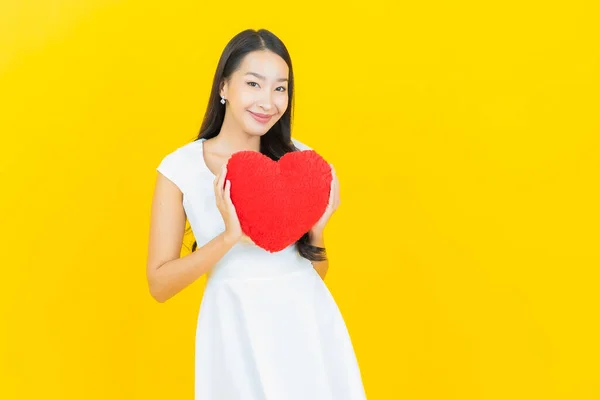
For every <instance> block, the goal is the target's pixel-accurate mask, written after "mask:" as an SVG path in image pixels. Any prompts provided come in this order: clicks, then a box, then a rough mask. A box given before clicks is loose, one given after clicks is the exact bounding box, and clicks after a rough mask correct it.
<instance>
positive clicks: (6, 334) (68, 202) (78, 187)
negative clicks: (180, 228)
mask: <svg viewBox="0 0 600 400" xmlns="http://www.w3.org/2000/svg"><path fill="white" fill-rule="evenodd" d="M566 3H567V4H568V7H567V6H564V7H561V8H560V9H559V8H556V7H554V6H551V5H549V4H547V2H542V1H538V2H530V4H529V5H524V4H523V2H520V1H509V2H499V3H498V4H493V5H491V4H489V3H487V4H489V5H486V6H484V5H483V4H486V3H485V2H480V1H479V2H475V1H473V2H470V3H467V2H462V1H458V2H441V1H437V2H435V1H434V2H425V3H423V2H414V1H411V2H406V4H404V3H399V2H395V1H388V2H385V1H383V0H374V1H369V2H368V3H366V4H365V3H363V2H357V1H345V2H339V3H338V4H335V5H328V3H327V2H322V1H315V2H306V1H305V2H301V3H291V4H287V3H285V2H284V3H282V2H274V3H271V4H266V5H263V4H262V3H261V4H260V5H259V4H258V3H257V4H254V3H248V2H243V1H229V2H226V3H223V4H220V3H217V2H211V3H208V2H200V1H191V0H174V1H168V2H158V1H156V2H152V1H150V2H148V1H134V0H130V1H117V0H112V1H109V0H87V1H77V0H63V1H52V0H8V1H3V2H1V3H0V46H1V47H0V88H1V89H0V90H1V92H0V93H1V106H2V111H1V112H0V134H1V135H2V141H1V143H2V144H1V145H0V174H1V175H0V179H1V180H2V188H3V189H2V196H1V203H0V204H1V208H0V210H1V211H0V212H1V215H0V217H1V221H2V223H1V224H2V229H1V231H0V232H1V233H0V234H1V235H2V237H1V240H0V243H2V251H1V253H0V254H1V255H2V261H1V265H2V267H1V269H2V277H1V279H0V282H1V283H0V296H1V297H0V307H1V311H2V315H1V321H2V324H3V325H2V329H1V337H0V360H1V361H0V362H1V365H0V367H1V371H0V376H1V378H0V379H1V380H2V382H1V384H0V398H2V399H42V398H43V399H84V398H85V399H121V398H122V399H138V398H139V399H191V398H192V394H193V357H194V356H193V343H194V341H193V338H194V334H195V332H194V329H195V324H196V313H197V311H198V307H199V304H200V299H201V295H202V290H203V284H204V279H201V280H200V281H198V282H197V283H196V284H194V285H192V286H191V287H189V289H187V290H185V291H184V292H182V293H180V294H179V295H178V296H176V298H174V299H172V300H171V301H169V302H167V303H164V304H159V303H155V302H154V301H153V300H152V299H151V298H150V296H149V294H148V290H147V287H146V281H145V260H146V259H145V257H146V245H147V236H148V219H149V207H150V200H151V194H152V189H153V184H154V179H155V174H156V172H155V167H156V166H157V165H158V162H159V161H160V159H161V158H162V157H163V156H164V155H165V154H166V153H167V152H169V151H171V150H173V149H174V148H175V147H177V146H180V145H182V144H183V143H186V142H187V141H188V140H191V139H192V138H193V137H194V136H195V135H196V133H197V130H198V128H199V126H200V122H201V119H202V116H203V112H204V109H205V106H206V100H207V98H208V91H209V88H210V84H211V79H212V76H213V73H214V69H215V67H216V62H217V60H218V57H219V55H220V52H221V51H222V49H223V47H224V46H225V44H226V43H227V41H228V40H229V39H230V38H231V37H232V36H233V35H235V34H236V33H237V32H239V31H241V30H243V29H246V28H261V27H265V28H268V29H271V30H272V31H273V32H275V33H276V34H278V35H279V36H280V37H281V38H282V39H283V40H284V41H285V43H286V44H287V46H288V48H289V50H290V52H291V55H292V59H293V61H294V67H295V72H296V74H297V104H296V105H297V107H296V116H297V118H296V121H295V122H296V123H295V126H294V128H295V130H294V135H295V137H297V138H298V139H300V140H302V141H304V142H305V143H307V144H308V145H310V146H312V147H314V148H315V149H316V150H317V151H319V152H320V153H321V154H322V155H323V156H324V157H325V158H326V159H328V160H329V161H331V162H332V163H333V164H334V165H335V166H336V170H337V172H338V175H339V177H340V180H341V188H342V193H341V195H342V205H341V208H340V209H339V211H338V212H337V214H336V216H335V217H334V219H333V220H332V222H331V225H330V226H329V227H328V231H327V238H328V246H329V252H330V256H331V269H330V272H329V275H328V277H327V280H326V282H327V284H328V286H329V288H330V289H331V291H332V293H333V294H334V296H335V298H336V300H337V302H338V304H339V306H340V308H341V310H342V312H343V313H344V316H345V318H346V322H347V325H348V327H349V329H350V333H351V335H352V338H353V341H354V344H355V348H356V353H357V356H358V358H359V362H360V365H361V369H362V372H363V375H364V382H365V387H366V389H367V394H368V396H369V399H371V400H376V399H411V400H414V399H436V400H441V399H460V400H470V399H486V400H487V399H502V400H505V399H508V398H510V399H573V400H574V399H597V398H600V386H599V385H600V384H599V383H598V380H599V378H598V377H599V376H600V371H599V369H598V359H599V358H600V346H599V344H598V338H599V337H600V329H599V328H598V325H597V319H598V307H599V306H600V298H599V297H600V296H599V294H598V292H599V288H598V287H599V283H600V282H599V279H598V272H597V271H598V267H599V266H600V262H599V261H600V256H599V250H598V247H599V246H598V239H599V237H598V236H599V235H598V229H599V228H598V226H599V224H598V223H599V218H598V217H599V215H598V204H599V200H600V199H599V196H598V192H597V189H598V173H599V169H600V168H599V165H598V150H599V147H598V133H599V131H600V129H599V128H600V123H599V122H600V121H599V117H598V111H599V106H600V104H599V103H600V102H599V97H598V93H600V64H599V55H598V54H599V52H598V38H599V35H598V33H599V32H598V28H597V27H594V23H596V22H597V20H598V17H599V15H598V13H597V12H596V10H594V9H592V8H591V7H589V6H588V5H586V4H583V3H582V2H578V1H570V2H566ZM588 4H592V2H591V1H589V2H588ZM596 26H597V24H596ZM188 239H189V238H188Z"/></svg>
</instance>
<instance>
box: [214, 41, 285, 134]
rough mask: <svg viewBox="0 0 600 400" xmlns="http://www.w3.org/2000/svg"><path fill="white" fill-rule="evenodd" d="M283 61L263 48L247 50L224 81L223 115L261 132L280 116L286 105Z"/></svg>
mask: <svg viewBox="0 0 600 400" xmlns="http://www.w3.org/2000/svg"><path fill="white" fill-rule="evenodd" d="M288 73H289V68H288V66H287V64H286V62H285V61H284V60H283V58H281V57H280V56H278V55H277V54H275V53H273V52H271V51H268V50H265V51H253V52H251V53H248V54H247V55H246V56H245V57H244V59H243V60H242V63H241V65H240V67H239V68H238V70H237V71H235V72H234V73H233V74H232V76H231V77H230V79H229V81H228V82H225V83H224V85H223V88H222V89H221V93H220V94H221V96H223V97H225V99H226V103H225V105H221V106H222V107H226V112H225V118H226V119H229V118H232V119H233V121H232V122H235V124H236V125H238V126H239V127H240V128H241V129H242V130H243V131H244V132H246V133H248V134H250V135H264V134H265V133H267V132H268V131H269V129H271V127H272V126H273V125H275V123H276V122H277V121H278V120H279V118H281V116H282V115H283V113H284V112H285V110H286V109H287V106H288V92H287V91H288Z"/></svg>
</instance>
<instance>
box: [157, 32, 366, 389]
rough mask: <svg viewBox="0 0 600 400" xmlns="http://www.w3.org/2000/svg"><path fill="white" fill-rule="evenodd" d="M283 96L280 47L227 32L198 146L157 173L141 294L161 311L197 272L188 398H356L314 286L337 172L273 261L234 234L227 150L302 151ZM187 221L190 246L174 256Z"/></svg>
mask: <svg viewBox="0 0 600 400" xmlns="http://www.w3.org/2000/svg"><path fill="white" fill-rule="evenodd" d="M293 93H294V75H293V71H292V63H291V60H290V56H289V54H288V51H287V49H286V47H285V46H284V44H283V43H282V42H281V41H280V40H279V39H278V38H277V37H276V36H275V35H273V34H272V33H271V32H269V31H267V30H264V29H261V30H258V31H255V30H250V29H249V30H245V31H243V32H241V33H239V34H237V35H236V36H235V37H234V38H233V39H232V40H231V41H230V42H229V43H228V44H227V46H226V47H225V50H224V51H223V54H222V55H221V58H220V60H219V64H218V67H217V71H216V74H215V77H214V82H213V86H212V91H211V93H210V98H209V103H208V109H207V112H206V115H205V117H204V121H203V123H202V127H201V129H200V133H199V135H198V137H197V138H196V140H194V141H192V142H190V143H187V144H185V145H183V146H181V147H179V148H177V149H176V150H174V151H172V152H171V153H169V154H167V155H166V156H165V157H164V158H163V159H162V161H161V163H160V165H159V166H158V167H157V170H158V172H159V174H158V176H157V181H156V187H155V192H154V198H153V203H152V216H151V226H150V240H149V250H148V265H147V276H148V284H149V288H150V293H151V294H152V296H153V297H154V298H155V299H156V300H157V301H159V302H164V301H166V300H168V299H169V298H171V297H173V296H174V295H175V294H177V293H178V292H179V291H181V290H182V289H184V288H185V287H187V286H188V285H190V284H191V283H192V282H194V281H195V280H196V279H198V278H199V277H201V276H202V275H204V274H207V284H206V288H205V290H204V296H203V298H202V302H201V305H200V312H199V317H198V324H197V330H196V347H195V351H196V364H195V397H196V399H197V400H200V399H202V400H225V399H231V400H234V399H235V400H259V399H261V400H265V399H269V400H342V399H343V400H356V399H365V398H366V397H365V392H364V389H363V384H362V380H361V373H360V370H359V367H358V363H357V360H356V357H355V353H354V350H353V346H352V342H351V340H350V337H349V334H348V331H347V328H346V325H345V323H344V320H343V318H342V315H341V313H340V310H339V308H338V307H337V304H336V303H335V301H334V299H333V297H332V296H331V293H330V292H329V290H328V288H327V286H326V285H325V283H324V282H323V279H324V277H325V274H326V272H327V269H328V268H329V265H328V261H327V257H326V253H325V248H324V238H323V230H324V228H325V225H326V223H327V221H328V220H329V218H330V217H331V215H332V213H333V212H334V211H335V210H336V208H337V206H338V204H339V190H338V187H339V186H338V180H337V178H335V171H334V170H333V168H332V172H333V175H334V179H333V182H332V185H331V192H330V201H329V204H328V206H327V209H326V211H325V212H324V214H323V216H322V217H321V219H320V220H319V221H318V222H317V223H316V224H315V225H314V226H313V227H312V229H311V230H310V231H309V232H306V234H305V235H304V236H303V237H302V238H301V239H300V240H298V242H297V243H294V244H293V245H290V246H289V247H288V248H286V249H284V250H282V251H280V252H276V253H269V252H267V251H266V250H263V249H262V248H260V247H258V246H256V245H255V244H254V243H253V242H252V241H251V240H250V239H249V238H248V237H246V236H245V235H244V233H243V232H242V230H241V228H240V223H239V220H238V218H237V214H236V210H235V205H234V204H232V202H231V198H230V190H231V183H230V182H229V181H225V176H226V174H227V170H226V163H227V161H228V159H229V157H230V156H231V155H232V154H233V153H235V152H237V151H240V150H253V151H260V152H261V153H263V154H265V155H267V156H268V157H270V158H271V159H273V160H278V159H279V158H281V157H282V156H283V155H284V154H285V153H287V152H291V151H299V150H306V149H309V147H308V146H306V145H304V144H303V143H300V142H299V141H297V140H296V139H292V138H291V120H292V98H293ZM186 218H187V219H188V220H189V222H190V226H191V228H192V230H193V233H194V237H195V239H196V242H195V243H194V246H193V248H192V250H193V251H192V253H191V254H188V255H186V256H184V257H180V250H181V245H182V239H183V235H184V229H185V221H186Z"/></svg>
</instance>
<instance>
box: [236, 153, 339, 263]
mask: <svg viewBox="0 0 600 400" xmlns="http://www.w3.org/2000/svg"><path fill="white" fill-rule="evenodd" d="M226 179H229V180H230V181H231V201H232V202H233V204H234V205H235V208H236V210H237V214H238V218H239V220H240V225H241V228H242V231H243V232H244V233H245V234H246V235H248V237H249V238H250V239H252V241H253V242H254V244H256V245H257V246H259V247H262V248H263V249H265V250H267V251H269V252H271V253H272V252H277V251H281V250H283V249H285V248H286V247H287V246H289V245H291V244H292V243H294V242H296V241H297V240H298V239H300V238H301V237H302V236H303V235H304V234H305V233H306V232H308V231H309V230H310V228H312V226H313V225H314V224H315V223H316V222H317V221H318V220H319V218H321V216H322V215H323V213H324V212H325V209H326V208H327V203H328V202H329V191H330V185H331V181H332V174H331V166H330V165H329V164H328V163H327V162H326V161H325V160H324V159H323V158H322V157H321V156H320V155H319V154H318V153H317V152H315V151H314V150H303V151H294V152H290V153H286V154H285V155H284V156H283V157H281V158H280V159H279V161H273V160H271V159H270V158H269V157H267V156H265V155H264V154H262V153H259V152H256V151H240V152H237V153H234V154H233V155H232V156H231V158H230V159H229V161H228V163H227V176H226Z"/></svg>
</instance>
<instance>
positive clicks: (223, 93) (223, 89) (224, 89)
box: [219, 79, 227, 98]
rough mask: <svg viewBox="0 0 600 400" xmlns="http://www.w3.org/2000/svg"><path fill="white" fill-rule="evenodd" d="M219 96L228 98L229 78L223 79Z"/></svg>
mask: <svg viewBox="0 0 600 400" xmlns="http://www.w3.org/2000/svg"><path fill="white" fill-rule="evenodd" d="M219 96H221V97H225V98H227V80H225V79H224V80H223V81H222V82H221V85H220V89H219Z"/></svg>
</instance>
